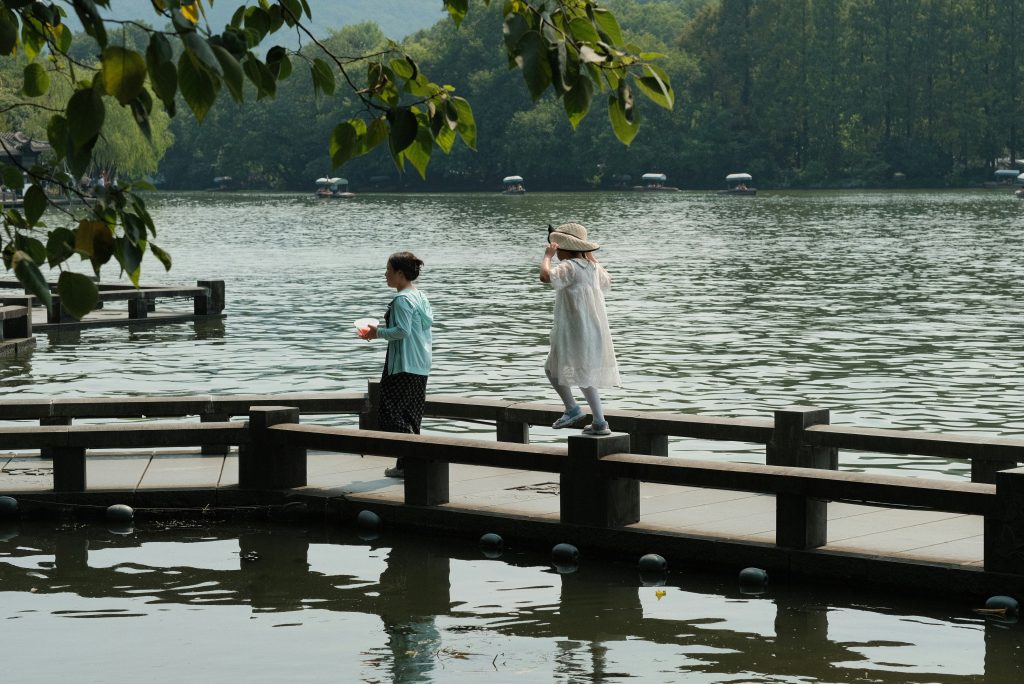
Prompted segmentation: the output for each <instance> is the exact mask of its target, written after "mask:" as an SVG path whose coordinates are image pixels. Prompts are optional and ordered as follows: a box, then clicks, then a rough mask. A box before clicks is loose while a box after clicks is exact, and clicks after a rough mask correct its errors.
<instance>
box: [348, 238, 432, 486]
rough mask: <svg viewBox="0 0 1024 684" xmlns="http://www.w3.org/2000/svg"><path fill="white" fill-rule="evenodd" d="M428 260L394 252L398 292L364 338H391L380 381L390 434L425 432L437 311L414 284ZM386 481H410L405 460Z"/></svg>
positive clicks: (392, 271)
mask: <svg viewBox="0 0 1024 684" xmlns="http://www.w3.org/2000/svg"><path fill="white" fill-rule="evenodd" d="M422 266H423V262H422V261H421V260H420V259H418V258H416V255H415V254H413V253H412V252H395V253H394V254H392V255H391V256H390V257H388V265H387V268H386V269H385V270H384V279H385V280H386V281H387V283H388V287H393V288H395V290H397V291H398V294H396V295H395V298H394V299H392V300H391V303H390V304H388V310H387V313H385V314H384V325H383V326H379V327H378V326H375V325H371V326H370V327H369V328H368V329H367V330H366V331H365V332H362V333H360V334H359V336H360V337H362V338H363V339H364V340H387V342H388V352H387V356H386V357H385V359H384V372H383V373H382V374H381V378H380V406H379V407H378V408H377V417H378V423H377V426H378V428H379V429H381V430H384V431H385V432H411V433H413V434H417V435H418V434H419V433H420V421H421V419H422V418H423V404H424V402H425V401H426V396H427V376H428V375H430V362H431V345H432V337H431V330H430V327H431V325H432V324H433V322H434V313H433V311H432V310H431V308H430V302H429V301H427V297H426V295H424V294H423V293H422V292H420V291H419V290H418V289H417V288H416V286H415V285H413V281H415V280H416V278H418V277H419V275H420V267H422ZM384 475H385V476H386V477H405V471H404V468H403V464H402V459H398V462H397V463H396V464H395V467H394V468H388V469H387V470H385V471H384Z"/></svg>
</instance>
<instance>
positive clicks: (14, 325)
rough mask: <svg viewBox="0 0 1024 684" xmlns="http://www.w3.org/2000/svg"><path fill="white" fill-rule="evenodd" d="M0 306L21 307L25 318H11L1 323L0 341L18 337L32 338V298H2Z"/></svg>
mask: <svg viewBox="0 0 1024 684" xmlns="http://www.w3.org/2000/svg"><path fill="white" fill-rule="evenodd" d="M0 304H3V305H4V306H23V307H25V310H26V313H25V316H19V317H18V318H11V319H8V320H5V321H4V322H3V334H0V339H8V340H11V339H14V338H19V337H32V298H31V297H3V298H2V300H0Z"/></svg>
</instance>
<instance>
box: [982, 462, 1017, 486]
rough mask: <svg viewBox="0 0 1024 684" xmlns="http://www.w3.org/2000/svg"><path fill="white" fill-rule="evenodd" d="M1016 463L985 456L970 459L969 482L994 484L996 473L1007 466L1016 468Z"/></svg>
mask: <svg viewBox="0 0 1024 684" xmlns="http://www.w3.org/2000/svg"><path fill="white" fill-rule="evenodd" d="M1016 467H1017V464H1016V463H1011V462H1010V461H998V460H994V459H987V458H972V459H971V482H980V483H983V484H995V482H996V473H998V472H999V471H1000V470H1005V469H1007V468H1016Z"/></svg>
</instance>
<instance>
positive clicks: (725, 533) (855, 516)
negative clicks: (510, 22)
mask: <svg viewBox="0 0 1024 684" xmlns="http://www.w3.org/2000/svg"><path fill="white" fill-rule="evenodd" d="M307 458H308V461H307V468H308V470H307V477H308V485H307V486H306V487H302V488H297V489H296V490H295V491H296V493H299V494H305V495H309V496H311V497H317V498H327V499H330V498H340V499H344V500H345V501H347V502H348V504H350V505H351V504H359V503H366V504H373V503H384V504H392V505H401V504H402V503H403V500H404V493H403V484H402V481H400V480H395V479H390V478H386V477H384V469H385V468H387V467H389V466H390V465H392V464H393V463H394V459H392V458H385V457H380V456H369V455H367V456H352V455H339V454H334V453H324V452H314V451H310V452H309V454H308V456H307ZM88 478H89V487H88V489H87V493H89V492H96V493H99V492H104V493H107V494H111V493H115V492H116V493H119V494H121V498H122V499H123V500H124V502H126V503H133V504H135V505H137V506H139V507H144V506H146V505H147V498H148V497H147V492H166V491H169V490H170V491H178V492H186V491H189V490H192V494H193V496H195V497H197V499H196V500H197V501H198V500H203V499H205V500H207V501H209V499H210V498H211V497H212V496H214V493H215V492H216V491H218V490H233V489H237V487H238V456H237V454H236V453H234V452H233V451H232V453H230V454H229V455H227V456H210V455H201V454H200V453H199V452H198V450H194V451H176V452H168V451H158V450H149V451H144V452H138V453H134V454H131V455H128V454H110V455H106V456H105V455H102V452H99V453H97V454H94V455H90V456H89V459H88ZM52 490H53V474H52V462H51V461H50V460H49V459H46V458H41V457H39V456H17V455H15V456H4V455H0V494H8V495H12V496H15V497H21V498H26V497H27V498H35V497H45V498H47V499H52V497H53V492H52ZM558 494H559V484H558V476H557V475H555V474H550V473H538V472H533V471H527V470H508V469H504V468H490V467H482V466H470V465H462V464H453V465H452V466H451V472H450V502H449V503H447V504H443V505H441V506H439V507H438V508H443V509H448V510H451V511H466V512H470V511H471V512H474V513H480V514H485V515H495V516H499V517H508V516H516V517H522V518H527V519H536V520H540V521H547V522H557V521H558V519H559V497H558ZM640 497H641V498H640V521H639V522H638V523H634V524H632V525H629V526H627V527H626V529H631V530H634V531H649V532H653V533H664V534H671V535H673V536H688V537H702V538H713V539H720V540H724V541H734V542H739V543H744V542H747V543H749V542H754V543H764V544H767V545H770V544H772V543H773V542H774V540H775V535H776V528H775V497H774V496H772V495H765V494H751V493H748V492H737V491H730V490H723V489H707V488H698V487H684V486H674V485H662V484H653V483H642V484H641V485H640ZM150 505H152V503H151V504H150ZM828 521H829V524H828V543H827V544H826V545H825V546H822V547H819V549H818V550H819V551H825V552H835V553H840V554H857V555H863V556H879V557H880V556H885V557H886V558H887V559H892V560H902V561H911V562H923V563H929V564H941V565H949V566H954V567H960V568H963V569H980V568H981V567H982V564H983V550H984V535H983V519H982V516H977V515H963V514H955V513H943V512H936V511H914V510H899V509H892V508H885V507H875V506H863V505H855V504H845V503H838V502H833V503H831V504H829V506H828ZM654 546H656V543H654V542H652V548H653V547H654Z"/></svg>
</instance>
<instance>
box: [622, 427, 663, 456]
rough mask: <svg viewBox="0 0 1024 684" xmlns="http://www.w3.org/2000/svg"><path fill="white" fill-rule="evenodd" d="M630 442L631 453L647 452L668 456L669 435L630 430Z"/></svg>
mask: <svg viewBox="0 0 1024 684" xmlns="http://www.w3.org/2000/svg"><path fill="white" fill-rule="evenodd" d="M629 443H630V446H631V447H632V451H631V453H634V454H647V455H648V456H668V435H656V434H653V433H651V432H630V433H629Z"/></svg>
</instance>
